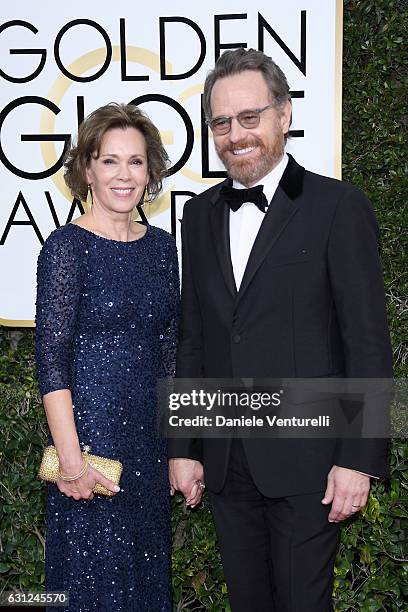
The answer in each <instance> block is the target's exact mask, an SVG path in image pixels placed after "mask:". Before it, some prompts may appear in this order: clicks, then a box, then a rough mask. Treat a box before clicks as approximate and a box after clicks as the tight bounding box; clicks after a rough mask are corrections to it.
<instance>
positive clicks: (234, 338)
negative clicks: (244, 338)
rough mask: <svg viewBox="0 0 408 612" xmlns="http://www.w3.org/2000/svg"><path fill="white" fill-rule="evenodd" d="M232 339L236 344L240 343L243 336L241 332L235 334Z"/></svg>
mask: <svg viewBox="0 0 408 612" xmlns="http://www.w3.org/2000/svg"><path fill="white" fill-rule="evenodd" d="M232 339H233V341H234V342H235V344H239V343H240V342H241V336H240V335H239V334H234V336H233V338H232Z"/></svg>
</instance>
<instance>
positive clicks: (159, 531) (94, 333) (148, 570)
mask: <svg viewBox="0 0 408 612" xmlns="http://www.w3.org/2000/svg"><path fill="white" fill-rule="evenodd" d="M178 284H179V283H178V261H177V253H176V247H175V241H174V239H173V238H172V236H170V235H169V234H168V233H167V232H165V231H163V230H161V229H159V228H156V227H153V226H150V225H149V226H147V232H146V234H145V235H144V237H142V238H141V239H139V240H136V241H133V242H119V241H115V240H109V239H106V238H102V237H100V236H97V235H95V234H93V233H92V232H90V231H88V230H85V229H83V228H81V227H79V226H77V225H74V224H67V225H65V226H64V227H61V228H59V229H57V230H55V231H54V232H52V234H51V235H50V236H49V238H48V239H47V241H46V243H45V245H44V247H43V248H42V250H41V253H40V256H39V260H38V293H37V315H36V325H37V330H36V359H37V371H38V378H39V384H40V391H41V394H42V395H44V394H46V393H49V392H51V391H55V390H58V389H70V390H71V392H72V398H73V404H74V415H75V421H76V426H77V431H78V435H79V440H80V443H81V446H85V445H89V446H90V447H91V451H90V452H91V453H94V454H96V455H101V456H105V457H111V458H114V459H119V460H120V461H122V463H123V466H124V471H123V475H122V478H121V482H120V485H121V491H120V492H119V493H117V494H116V496H115V497H112V498H109V497H104V496H100V495H95V497H94V499H93V500H91V501H86V500H80V501H76V500H74V499H73V498H69V497H66V496H65V495H63V494H62V493H61V492H60V491H59V490H58V488H57V487H56V485H48V496H47V532H46V575H47V579H46V589H47V591H68V592H69V596H70V604H69V610H70V612H91V611H92V612H93V611H95V612H162V611H165V612H168V611H169V610H171V596H170V526H169V483H168V477H167V462H166V444H165V441H164V440H162V439H161V438H160V437H159V436H158V434H157V427H156V384H157V380H158V378H160V377H162V376H164V375H171V374H173V370H174V359H175V347H176V322H177V311H178V299H179V288H178ZM50 442H52V440H51V439H50ZM47 609H49V610H51V608H47ZM52 609H53V610H54V608H52ZM55 610H61V608H55Z"/></svg>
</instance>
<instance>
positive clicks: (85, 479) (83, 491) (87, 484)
mask: <svg viewBox="0 0 408 612" xmlns="http://www.w3.org/2000/svg"><path fill="white" fill-rule="evenodd" d="M80 469H81V468H79V469H78V470H77V472H75V471H72V470H71V471H70V472H68V471H65V470H62V473H63V474H64V475H65V474H67V475H68V474H75V473H79V470H80ZM97 482H98V483H99V484H101V485H102V486H104V487H105V488H106V489H108V490H109V491H112V493H113V494H114V495H116V493H117V492H118V491H120V487H119V486H118V485H116V484H115V483H114V482H112V480H109V479H108V478H106V477H105V476H103V474H101V473H100V472H98V470H95V468H93V467H91V466H90V465H89V464H88V469H87V470H86V472H85V474H84V475H83V476H81V477H80V478H78V479H77V480H70V481H66V480H62V479H61V478H59V479H58V480H57V487H58V489H59V490H60V491H61V493H64V495H66V496H67V497H73V498H74V499H76V500H79V499H86V500H88V501H90V500H91V499H93V498H94V495H95V494H94V492H93V489H94V487H95V484H96V483H97Z"/></svg>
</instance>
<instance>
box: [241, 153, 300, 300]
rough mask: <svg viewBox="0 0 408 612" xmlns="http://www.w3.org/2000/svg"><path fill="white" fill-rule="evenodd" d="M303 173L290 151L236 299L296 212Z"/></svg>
mask: <svg viewBox="0 0 408 612" xmlns="http://www.w3.org/2000/svg"><path fill="white" fill-rule="evenodd" d="M303 174H304V168H302V167H301V166H299V165H298V164H297V163H296V162H295V160H294V159H293V157H292V156H291V155H289V161H288V164H287V166H286V168H285V172H284V173H283V175H282V178H281V180H280V183H279V185H278V188H277V190H276V192H275V195H274V197H273V198H272V201H271V203H270V204H269V206H268V211H267V213H266V215H265V219H264V220H263V222H262V225H261V227H260V229H259V232H258V235H257V237H256V239H255V242H254V246H253V247H252V250H251V253H250V256H249V259H248V263H247V266H246V268H245V272H244V276H243V279H242V282H241V286H240V289H239V292H238V297H237V300H238V302H239V300H240V299H241V297H242V295H243V294H244V293H245V291H246V290H247V289H248V286H249V285H250V283H251V281H252V279H253V278H254V276H255V274H256V272H257V271H258V269H259V267H260V266H261V264H262V262H263V261H264V259H265V257H266V256H267V254H268V253H269V251H270V250H271V248H272V247H273V245H274V244H275V243H276V241H277V240H278V238H279V236H280V234H281V233H282V231H283V230H284V229H285V227H286V225H287V224H288V223H289V221H290V220H291V219H292V217H293V216H294V215H295V214H296V212H297V210H298V206H297V204H296V203H295V202H294V200H295V199H296V197H297V196H298V195H299V194H300V193H301V192H302V187H303Z"/></svg>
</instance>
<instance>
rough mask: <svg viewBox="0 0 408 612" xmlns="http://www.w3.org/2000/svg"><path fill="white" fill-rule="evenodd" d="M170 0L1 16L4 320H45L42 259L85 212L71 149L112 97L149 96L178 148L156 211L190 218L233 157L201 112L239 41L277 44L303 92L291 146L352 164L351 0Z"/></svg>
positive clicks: (156, 217) (319, 160)
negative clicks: (346, 42) (344, 105)
mask: <svg viewBox="0 0 408 612" xmlns="http://www.w3.org/2000/svg"><path fill="white" fill-rule="evenodd" d="M213 6H214V8H213V9H211V3H210V8H209V3H192V2H189V1H187V0H173V1H172V2H171V3H169V2H166V1H164V0H156V2H151V3H130V2H128V1H123V0H117V1H116V2H113V3H103V2H95V1H89V2H86V3H85V2H83V1H79V0H70V2H67V3H62V4H61V3H59V4H58V5H56V4H55V2H51V0H42V2H41V3H40V4H38V3H33V2H31V1H30V0H17V1H14V2H9V3H6V4H5V5H4V6H2V18H3V22H2V24H1V26H0V80H1V89H0V99H1V112H0V180H1V199H0V266H1V275H2V278H1V287H2V292H1V296H0V324H3V325H12V326H31V325H33V317H34V307H35V268H36V260H37V256H38V252H39V250H40V248H41V245H42V244H43V242H44V240H45V239H46V237H47V236H48V235H49V233H50V232H51V231H52V230H53V229H55V228H56V227H58V226H59V225H63V224H65V223H67V222H68V221H70V220H71V219H72V218H73V217H75V216H78V215H79V214H80V212H81V210H82V205H81V203H80V202H78V201H75V200H73V199H72V197H71V195H70V194H69V192H68V191H67V189H66V187H65V184H64V181H63V172H62V158H63V154H64V150H65V148H66V146H67V144H68V142H69V138H70V137H71V136H75V133H76V131H77V128H78V125H79V124H80V122H81V121H82V119H83V117H84V116H86V115H87V114H88V113H90V112H91V111H93V110H94V109H96V108H97V107H98V106H101V105H103V104H106V103H107V102H110V101H117V102H132V103H134V104H138V105H140V106H141V107H142V108H143V110H144V111H145V112H147V113H148V115H149V116H150V117H151V119H152V120H153V121H154V122H155V123H156V125H157V126H158V127H159V129H160V131H161V134H162V138H163V141H164V143H165V146H166V148H167V151H168V153H169V156H170V159H171V163H172V166H171V171H170V176H169V178H168V179H166V182H165V185H164V191H163V195H162V196H161V198H160V199H159V200H158V201H156V202H155V203H154V204H152V205H146V214H147V217H148V219H149V221H150V222H151V223H153V224H155V225H158V226H161V227H164V228H165V229H167V230H169V231H171V232H172V233H173V234H174V235H175V236H176V237H177V240H178V241H179V236H178V233H179V231H178V228H179V225H180V224H179V219H180V217H181V214H182V207H183V204H184V202H185V201H186V199H188V198H189V197H191V196H192V195H194V194H195V193H199V192H200V191H202V190H204V189H206V188H207V187H209V186H210V185H212V184H214V183H216V182H218V181H219V180H220V179H221V178H222V177H223V176H224V174H223V171H222V166H221V165H220V163H219V161H218V159H217V158H216V156H215V154H214V152H213V146H212V142H211V134H209V132H208V129H207V126H206V125H205V122H204V118H203V116H202V111H201V94H202V90H203V82H204V79H205V75H206V73H207V71H208V70H209V69H211V68H212V67H213V65H214V61H215V60H216V59H217V58H218V57H219V55H220V54H221V53H222V52H223V51H224V50H226V49H232V48H236V47H244V48H251V47H252V48H256V49H261V50H263V51H265V52H266V53H267V54H268V55H271V56H272V57H273V59H274V60H275V61H276V62H277V63H278V64H279V65H280V66H281V68H282V69H283V70H284V72H285V73H286V75H287V77H288V80H289V85H290V88H291V92H292V97H293V123H292V127H291V135H292V138H291V139H290V141H289V144H288V150H289V151H290V152H292V153H293V154H294V155H295V157H296V159H297V160H298V161H299V162H300V163H301V164H303V165H305V166H306V167H307V168H308V169H310V170H313V171H316V172H319V173H321V174H325V175H327V176H335V177H338V178H339V177H340V164H341V160H340V151H341V142H340V130H341V37H342V2H341V1H340V0H327V1H326V2H321V1H320V0H291V2H290V3H286V4H285V5H284V10H282V3H281V2H278V0H259V1H258V2H257V3H256V6H253V7H251V8H248V3H247V2H243V1H241V0H234V2H231V1H230V0H217V2H214V3H213Z"/></svg>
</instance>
